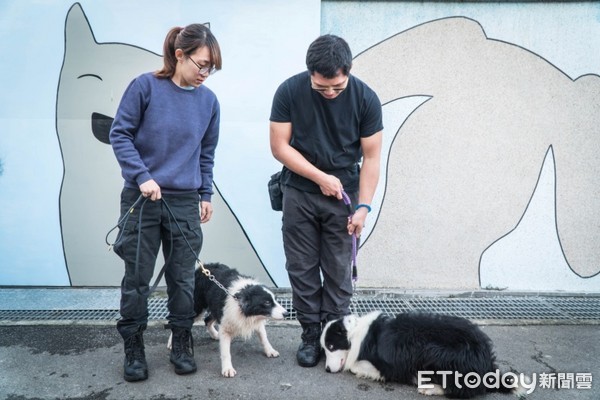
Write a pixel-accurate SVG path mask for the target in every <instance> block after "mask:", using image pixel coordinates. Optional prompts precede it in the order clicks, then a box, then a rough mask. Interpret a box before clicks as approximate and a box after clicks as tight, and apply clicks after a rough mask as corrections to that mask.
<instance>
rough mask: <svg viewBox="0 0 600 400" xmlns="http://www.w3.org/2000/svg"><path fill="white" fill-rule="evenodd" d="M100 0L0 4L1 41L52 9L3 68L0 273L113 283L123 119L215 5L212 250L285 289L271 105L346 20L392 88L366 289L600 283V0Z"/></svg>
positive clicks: (367, 64) (357, 45) (365, 69)
mask: <svg viewBox="0 0 600 400" xmlns="http://www.w3.org/2000/svg"><path fill="white" fill-rule="evenodd" d="M96 3H98V2H93V1H81V2H79V3H73V2H72V1H71V2H68V1H62V0H56V1H52V2H47V3H44V4H40V3H37V2H28V1H24V2H17V3H15V4H10V5H8V4H4V5H2V6H0V15H3V16H6V17H9V18H5V19H6V20H7V21H10V22H9V23H8V25H7V27H5V29H4V30H2V31H0V39H2V41H1V43H3V44H2V45H1V46H3V48H4V50H5V54H10V53H11V47H10V46H12V45H11V44H10V43H12V42H14V41H11V40H9V37H14V36H19V35H30V36H31V35H32V33H31V32H30V31H31V29H30V28H31V26H33V25H36V26H38V25H40V24H41V26H38V28H39V29H36V30H35V32H36V33H35V34H33V35H37V36H34V37H33V38H32V42H33V43H34V45H33V50H34V51H30V52H27V53H28V54H26V55H24V57H25V59H24V60H23V62H22V63H21V64H19V65H12V64H10V65H9V63H3V65H2V69H3V70H2V72H4V73H3V74H0V79H2V85H3V86H4V87H6V88H7V93H15V94H19V95H15V96H14V98H10V99H9V98H8V96H4V97H3V98H2V99H0V118H1V119H2V120H3V121H4V124H3V126H4V127H5V128H4V129H6V130H5V131H4V132H3V133H2V134H0V285H25V286H27V285H43V286H117V285H119V283H120V279H121V277H122V265H121V261H120V259H119V258H118V257H117V256H116V255H114V254H113V253H112V252H109V251H107V247H106V245H105V243H104V242H105V236H106V234H107V232H108V230H109V229H111V228H112V227H113V226H114V225H115V223H116V220H117V217H118V200H119V193H120V190H121V186H122V181H121V178H120V171H119V168H118V165H117V163H116V160H115V159H114V155H113V153H112V149H111V148H110V146H109V145H108V140H107V137H108V129H109V128H110V124H111V122H112V117H113V116H114V114H115V112H116V109H117V106H118V103H119V101H120V98H121V95H122V93H123V91H124V90H125V87H126V86H127V84H128V83H129V82H130V80H131V79H132V78H133V77H134V76H136V75H138V74H140V73H142V72H145V71H149V70H154V69H157V68H158V67H159V66H160V65H161V64H162V60H161V51H162V41H163V39H164V35H165V33H166V32H167V30H168V29H169V28H170V27H172V26H174V25H183V24H187V23H190V22H207V23H210V24H211V28H212V29H213V31H214V32H215V35H216V36H217V38H218V39H219V41H220V43H221V47H222V49H223V55H224V69H223V70H222V71H220V72H219V73H218V74H215V75H214V76H212V77H211V78H210V80H209V82H208V83H207V84H208V85H209V87H211V89H213V90H214V91H215V92H216V93H217V95H218V96H219V100H220V102H221V107H222V124H221V125H222V128H221V129H222V131H221V139H220V144H219V148H218V150H217V158H216V165H215V196H214V197H213V202H214V208H215V216H214V218H213V220H212V221H211V222H210V223H208V224H206V225H204V226H203V229H204V232H205V235H204V237H205V243H204V248H203V251H202V254H201V258H202V259H203V260H206V261H221V262H225V263H228V264H230V265H232V266H235V267H236V268H238V269H239V270H240V271H242V272H243V273H246V274H249V275H253V276H255V277H257V278H258V279H260V280H261V281H263V282H265V283H267V284H270V285H273V286H280V287H287V286H289V283H288V281H287V276H286V273H285V268H284V263H285V260H284V257H283V249H282V244H281V232H280V227H281V214H280V213H276V212H273V211H272V210H270V207H269V201H268V198H267V192H266V181H267V179H268V176H269V175H270V174H271V173H273V172H274V171H276V170H277V169H278V168H280V166H279V165H278V163H277V162H276V161H275V160H274V159H273V158H272V156H271V154H270V150H269V145H268V116H269V112H270V102H271V98H272V94H273V93H274V91H275V89H276V88H277V86H278V85H279V83H281V82H282V81H283V80H284V79H285V78H286V77H288V76H290V75H292V74H294V73H296V72H299V71H301V70H302V69H304V68H305V66H304V56H305V52H306V48H307V46H308V44H309V43H310V42H311V41H312V40H313V39H314V38H315V37H316V36H318V34H319V33H334V34H338V35H340V36H343V37H345V38H346V39H347V40H348V42H349V44H350V45H351V47H352V49H353V53H354V54H355V61H354V67H353V71H352V72H353V73H355V74H356V75H357V76H358V77H359V78H361V79H363V80H364V81H366V82H367V83H368V84H369V85H370V86H371V87H373V88H374V89H375V90H376V91H377V93H378V94H379V96H380V98H381V100H382V103H383V104H384V106H383V110H384V126H385V131H384V141H385V145H384V149H383V152H384V157H383V160H384V163H383V165H382V181H381V183H380V186H379V189H378V192H377V194H376V199H375V201H374V207H373V208H374V213H372V216H371V217H370V223H369V224H368V226H367V228H366V230H365V232H364V233H363V238H362V246H361V249H360V253H359V286H363V287H394V288H402V289H448V290H473V289H478V288H482V289H493V290H499V289H508V290H532V291H546V290H547V291H593V292H598V291H600V240H599V239H600V196H599V194H600V193H599V192H600V161H599V159H598V157H597V156H596V154H597V152H598V150H599V149H600V135H598V133H599V132H598V130H599V129H600V128H599V127H600V77H599V76H598V72H599V71H598V69H599V68H600V67H599V66H600V51H598V50H599V49H600V27H599V26H598V24H597V21H596V19H595V18H594V17H593V16H594V15H596V16H597V15H600V5H597V4H594V3H585V4H568V3H565V4H554V3H550V4H546V5H544V4H536V3H533V4H532V3H522V4H519V3H511V4H509V5H500V4H497V3H495V4H485V3H467V4H459V3H452V4H445V3H439V2H436V3H427V2H425V3H414V2H408V3H403V2H376V3H370V2H368V3H363V2H358V1H349V2H339V1H332V2H326V1H325V2H319V1H316V0H310V1H303V0H297V1H290V2H285V4H281V2H278V1H276V0H269V1H267V0H265V1H257V2H251V3H252V4H247V3H249V2H244V1H243V0H231V1H227V2H220V1H216V0H215V1H208V2H204V3H203V4H202V6H201V7H200V6H199V5H197V4H196V3H197V2H192V1H186V0H180V1H175V2H174V5H173V6H172V7H169V10H168V11H167V12H165V11H164V8H163V7H161V6H160V4H159V2H156V3H154V2H149V3H148V2H143V4H144V7H139V5H140V4H141V3H140V2H136V1H133V2H127V3H126V4H117V2H107V3H104V4H103V5H102V6H101V5H99V4H96ZM541 6H543V8H542V7H541ZM22 15H27V16H28V18H26V19H25V18H19V17H18V16H22ZM131 15H136V18H133V19H132V18H131ZM289 15H294V19H293V21H291V20H290V19H289V18H287V16H289ZM358 18H360V20H361V21H363V22H362V23H361V24H356V23H355V21H356V20H358ZM24 21H26V22H24ZM36 21H38V22H36ZM274 21H275V22H274ZM42 31H43V32H44V35H43V37H42V36H40V33H39V32H42ZM582 36H585V37H586V38H587V40H585V41H575V40H572V39H573V38H580V37H582ZM240 38H242V39H240ZM560 40H566V41H567V44H566V45H562V46H561V45H560V44H561V43H559V42H560ZM557 43H559V45H557ZM581 43H585V44H584V45H582V44H581ZM15 46H17V45H16V44H15ZM13 52H14V50H13ZM42 66H43V68H42ZM22 77H27V79H25V80H23V79H22ZM17 78H21V79H17ZM33 93H35V94H36V95H35V96H33V95H32V94H33ZM109 241H110V237H109ZM158 264H160V265H162V260H159V261H158ZM160 265H159V266H160ZM158 269H159V268H157V272H158Z"/></svg>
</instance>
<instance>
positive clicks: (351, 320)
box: [344, 315, 357, 331]
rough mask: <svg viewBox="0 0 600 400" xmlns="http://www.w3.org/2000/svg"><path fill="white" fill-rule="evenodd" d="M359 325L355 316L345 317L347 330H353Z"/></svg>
mask: <svg viewBox="0 0 600 400" xmlns="http://www.w3.org/2000/svg"><path fill="white" fill-rule="evenodd" d="M356 324H357V319H356V317H355V316H354V315H346V316H345V317H344V327H345V328H346V330H348V331H349V330H351V329H352V328H354V327H355V326H356Z"/></svg>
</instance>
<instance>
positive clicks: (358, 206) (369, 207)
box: [355, 203, 371, 213]
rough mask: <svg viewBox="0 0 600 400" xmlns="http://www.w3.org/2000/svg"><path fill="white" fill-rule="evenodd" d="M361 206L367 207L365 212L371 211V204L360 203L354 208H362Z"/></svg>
mask: <svg viewBox="0 0 600 400" xmlns="http://www.w3.org/2000/svg"><path fill="white" fill-rule="evenodd" d="M362 207H364V208H366V209H367V213H370V212H371V206H370V205H368V204H363V203H360V204H359V205H357V206H356V208H355V210H356V211H358V209H359V208H362Z"/></svg>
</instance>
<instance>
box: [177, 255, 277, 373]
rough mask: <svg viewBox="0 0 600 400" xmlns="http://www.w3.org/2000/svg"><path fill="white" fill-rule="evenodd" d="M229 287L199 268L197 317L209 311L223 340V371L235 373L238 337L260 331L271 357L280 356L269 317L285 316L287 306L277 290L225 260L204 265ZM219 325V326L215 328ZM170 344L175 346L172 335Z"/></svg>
mask: <svg viewBox="0 0 600 400" xmlns="http://www.w3.org/2000/svg"><path fill="white" fill-rule="evenodd" d="M204 267H205V268H206V269H207V270H209V271H210V273H211V274H212V275H213V276H214V277H215V279H216V280H217V281H218V282H219V283H221V284H222V285H223V286H224V287H225V288H227V291H228V292H229V293H230V294H231V296H230V295H228V294H227V293H226V292H225V291H224V290H222V289H221V288H219V287H218V286H217V284H216V283H215V282H212V281H211V280H210V279H209V278H208V277H207V276H206V275H204V273H202V269H201V268H198V269H197V270H196V272H195V274H196V282H195V285H196V286H195V289H194V311H195V313H196V321H197V320H199V319H200V318H202V316H203V315H204V314H205V313H206V317H205V319H204V322H205V324H206V330H207V331H208V334H209V335H210V337H211V338H213V339H215V340H219V349H220V353H221V374H222V375H223V376H225V377H229V378H231V377H234V376H235V375H236V370H235V369H234V368H233V365H232V363H231V350H230V348H231V340H232V339H233V338H235V337H243V338H244V339H248V338H249V337H250V336H251V335H252V333H253V332H256V333H257V335H258V338H259V339H260V342H261V344H262V346H263V350H264V353H265V354H266V356H267V357H279V353H278V352H277V350H275V349H274V348H273V346H271V343H269V340H268V339H267V330H266V328H265V325H266V320H267V318H273V319H283V318H284V317H285V316H286V315H287V314H288V312H287V310H286V309H285V308H284V307H283V306H281V304H279V303H278V302H277V300H275V296H274V294H273V292H271V291H270V290H269V289H267V287H266V286H264V285H262V284H260V283H259V282H257V281H256V280H254V279H253V278H250V277H248V276H244V275H241V274H240V273H239V272H238V271H237V270H235V269H233V268H229V267H228V266H226V265H224V264H219V263H214V264H206V265H205V266H204ZM215 323H216V324H218V325H219V330H218V331H217V329H216V328H215ZM168 347H169V348H170V347H171V338H169V344H168Z"/></svg>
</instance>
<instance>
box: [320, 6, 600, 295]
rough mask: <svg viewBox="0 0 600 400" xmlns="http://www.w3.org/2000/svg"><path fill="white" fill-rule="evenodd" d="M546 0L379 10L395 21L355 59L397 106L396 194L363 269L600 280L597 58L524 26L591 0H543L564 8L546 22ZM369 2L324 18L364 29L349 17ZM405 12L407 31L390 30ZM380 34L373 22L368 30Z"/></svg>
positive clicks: (408, 277) (390, 178) (455, 280)
mask: <svg viewBox="0 0 600 400" xmlns="http://www.w3.org/2000/svg"><path fill="white" fill-rule="evenodd" d="M538 6H540V5H539V4H534V5H525V4H516V5H515V4H513V5H512V6H507V7H504V6H498V7H496V6H490V5H485V4H478V5H465V6H464V7H459V8H460V12H456V11H457V10H456V7H457V6H449V7H447V6H445V5H443V4H430V7H429V8H427V7H424V6H422V5H414V4H406V3H405V4H398V3H396V4H394V5H389V4H384V5H378V6H375V7H373V8H372V9H371V13H368V14H369V15H370V17H371V18H375V17H373V15H374V14H375V15H378V16H380V17H381V16H382V15H383V14H385V16H386V17H385V21H386V22H385V24H383V25H385V26H384V27H383V28H375V29H374V30H375V31H376V32H377V33H379V34H381V35H382V36H383V37H382V38H380V40H378V41H376V42H375V43H371V44H370V45H368V47H366V48H365V49H363V50H362V51H359V52H358V53H359V54H358V55H357V56H356V59H355V64H354V69H353V71H354V73H355V74H356V75H357V76H359V77H361V78H362V79H363V80H365V81H366V82H367V83H368V84H370V85H371V86H372V87H373V88H374V89H375V91H376V92H377V93H378V94H379V95H380V98H381V100H382V102H383V103H384V110H385V115H386V116H387V115H391V116H392V117H390V118H386V121H385V126H386V134H387V136H388V137H387V142H388V143H389V144H390V147H389V150H388V151H389V155H388V158H387V165H386V181H385V185H384V188H382V190H384V191H385V196H383V195H382V196H381V203H380V207H379V208H378V209H379V210H380V212H379V215H378V219H377V223H376V225H375V226H374V227H373V228H372V232H371V235H370V236H369V238H368V240H367V241H366V242H365V243H364V244H363V247H362V249H361V257H362V259H363V260H364V259H367V260H369V261H368V265H369V268H368V271H369V273H368V274H367V276H366V277H365V278H364V279H363V281H364V280H367V281H368V283H369V284H374V283H375V282H377V281H381V280H383V279H382V278H383V277H385V281H387V282H390V281H394V282H396V284H395V285H392V286H399V287H412V288H431V287H434V288H441V289H454V288H458V287H464V288H470V287H471V288H472V287H481V288H488V289H511V290H573V291H578V290H583V291H598V290H599V289H600V275H599V271H600V265H599V262H598V261H599V256H600V241H599V239H600V200H599V199H600V197H599V196H598V195H599V194H600V185H599V184H600V174H599V173H600V161H599V159H598V157H597V155H596V153H597V151H598V149H600V136H599V135H598V130H599V129H600V128H599V126H600V125H599V123H600V77H599V76H598V75H597V74H596V73H594V72H597V68H598V64H596V65H595V68H594V69H591V70H588V71H586V73H585V74H583V75H581V76H578V75H575V76H574V77H571V76H570V75H568V74H567V73H565V72H564V71H563V70H562V69H561V66H560V64H559V63H558V61H559V60H557V62H555V63H551V62H550V61H548V60H547V59H545V58H544V57H543V56H542V55H540V54H536V53H535V52H534V51H532V50H530V49H528V48H526V47H523V46H521V45H520V44H519V43H520V42H521V41H522V40H523V41H525V40H529V39H528V38H526V37H521V38H520V37H519V35H518V33H519V32H520V30H522V31H523V34H524V35H525V34H528V32H530V31H529V29H531V28H534V29H536V30H540V31H542V32H545V33H546V35H547V34H548V32H557V31H556V30H554V29H553V27H554V26H555V24H564V23H566V21H574V23H577V22H578V23H582V21H581V20H580V17H579V16H578V18H573V16H574V14H578V13H581V11H582V10H581V9H579V8H574V9H571V8H570V7H569V6H568V5H565V4H562V5H553V6H552V5H548V4H544V5H542V6H543V7H545V8H547V7H550V8H553V12H554V14H553V16H554V19H551V20H550V21H553V22H546V23H543V22H541V23H538V22H540V21H539V20H538V17H539V18H543V17H547V15H545V13H543V12H540V14H541V15H536V12H538V11H541V10H542V9H541V8H540V7H538ZM363 7H364V5H363ZM378 7H379V9H378ZM592 7H595V8H596V10H595V13H593V12H592V13H589V11H590V10H589V9H588V14H587V15H598V7H597V5H596V6H592ZM358 8H359V7H356V8H355V9H354V10H352V9H350V10H348V9H342V8H341V7H340V8H337V7H335V3H331V7H330V8H328V9H327V12H326V13H325V16H324V21H325V22H324V25H327V26H328V27H329V29H331V30H337V28H340V29H341V31H342V32H344V33H347V35H349V36H350V37H349V40H350V41H352V39H353V38H355V37H357V36H359V35H361V34H365V33H366V32H365V31H364V30H363V31H360V32H352V31H353V29H351V28H346V22H347V21H348V19H350V18H352V17H354V16H356V15H357V12H358V11H359V10H358ZM449 10H452V11H453V12H456V14H459V15H472V16H473V18H470V17H466V16H452V14H453V12H451V13H449V12H448V11H449ZM492 10H493V14H494V18H495V19H500V20H502V21H504V25H508V28H511V27H512V28H513V29H512V31H511V32H510V35H511V37H512V38H513V39H514V41H513V42H509V41H505V40H501V39H499V38H493V37H490V35H489V34H488V33H487V32H486V25H484V21H490V14H491V12H492ZM362 11H363V12H364V8H363V10H362ZM498 13H499V14H498ZM448 14H450V16H444V15H448ZM499 15H502V17H499ZM409 16H410V17H409ZM371 18H369V17H367V18H366V21H365V22H366V23H369V22H374V20H373V19H371ZM418 19H420V20H422V22H419V23H416V20H418ZM593 19H594V18H591V19H589V21H588V23H589V24H594V22H593ZM480 21H482V22H480ZM511 21H512V22H511ZM546 21H548V20H546ZM575 21H577V22H575ZM393 22H396V23H397V25H398V27H399V29H398V28H397V29H398V31H397V32H395V33H394V34H391V35H389V34H388V36H385V35H386V34H387V32H388V31H390V30H393V27H391V25H392V23H393ZM519 25H523V26H519ZM372 26H375V24H373V25H372ZM402 26H407V28H406V29H402V28H401V27H402ZM489 26H491V27H494V28H497V26H496V25H495V24H489ZM342 27H343V28H342ZM506 28H507V26H504V27H503V29H504V30H503V29H496V34H498V35H499V36H502V35H500V34H499V33H501V32H504V33H505V32H506ZM558 32H562V30H558ZM377 33H376V34H377ZM369 37H372V38H374V34H373V33H368V34H367V38H365V37H364V36H363V37H361V40H363V42H364V43H367V42H366V41H367V40H368V39H369ZM520 39H521V40H520ZM546 40H548V41H553V40H554V37H552V38H550V37H548V36H546ZM532 43H533V42H532ZM599 44H600V43H598V42H595V43H594V46H598V45H599ZM532 47H535V46H532ZM595 48H597V47H595ZM411 104H412V107H413V108H412V109H411ZM400 107H403V108H404V110H400V109H399V108H400ZM403 116H404V117H405V118H402V117H403ZM390 136H391V137H390Z"/></svg>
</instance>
